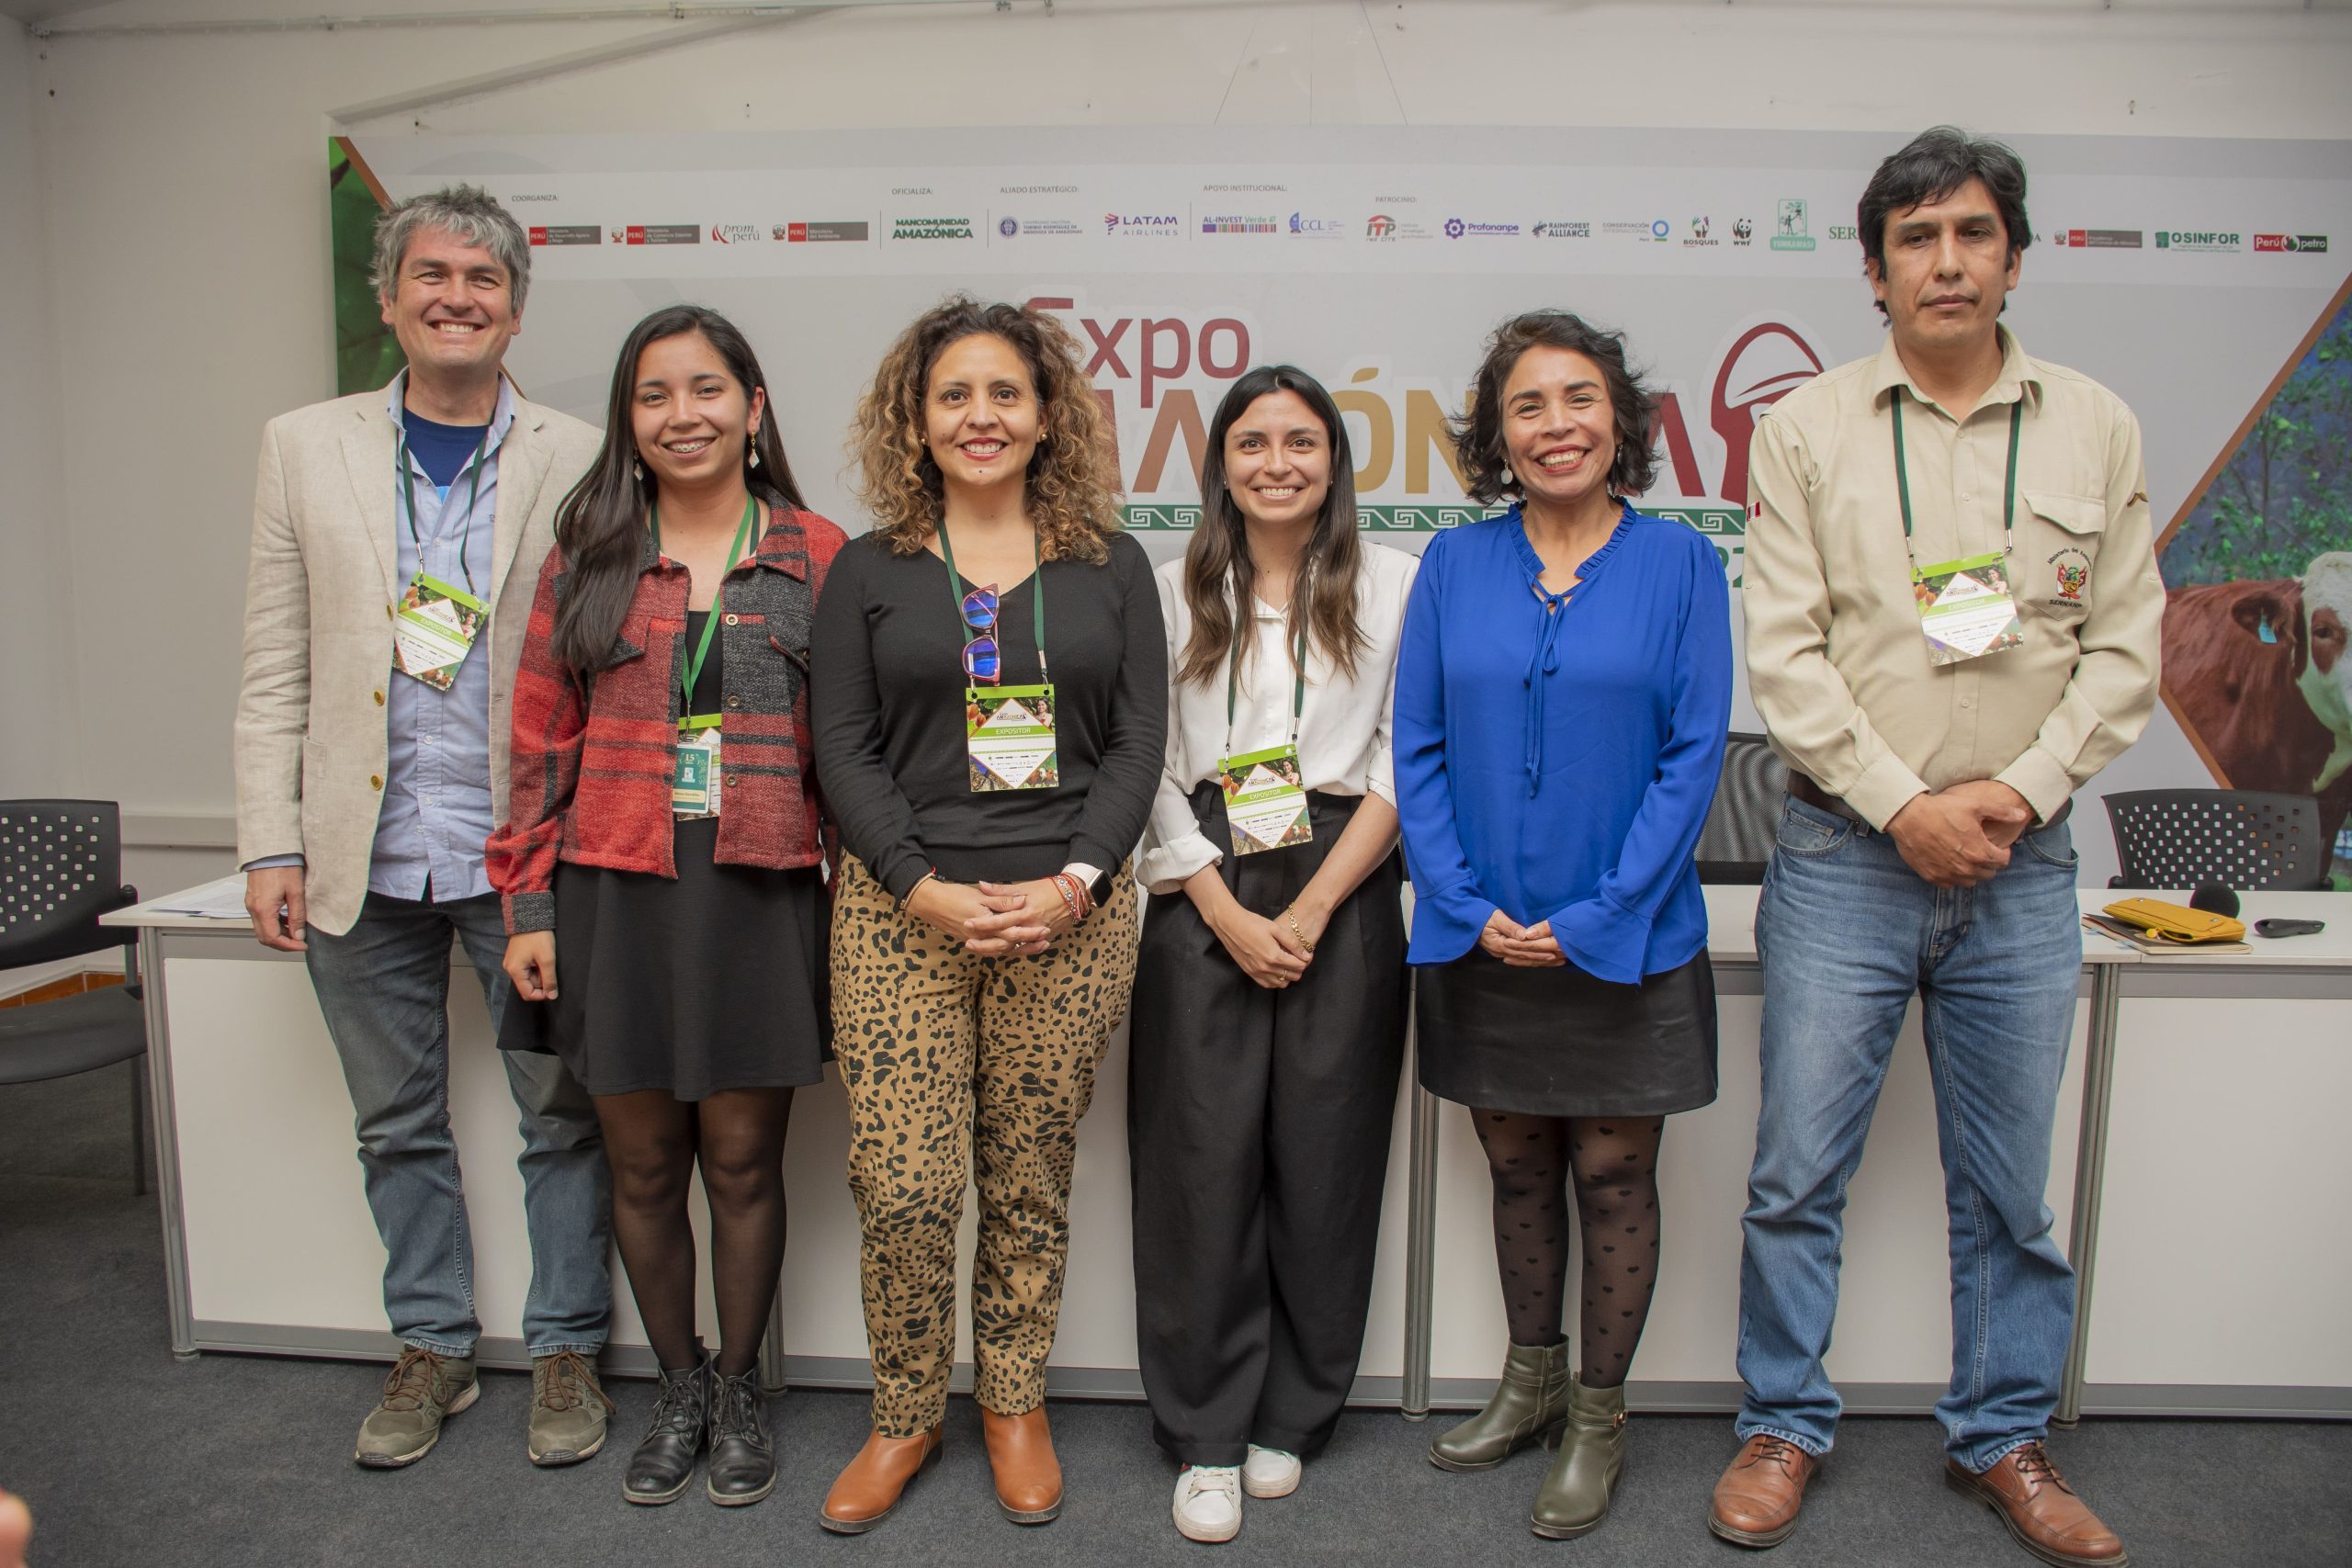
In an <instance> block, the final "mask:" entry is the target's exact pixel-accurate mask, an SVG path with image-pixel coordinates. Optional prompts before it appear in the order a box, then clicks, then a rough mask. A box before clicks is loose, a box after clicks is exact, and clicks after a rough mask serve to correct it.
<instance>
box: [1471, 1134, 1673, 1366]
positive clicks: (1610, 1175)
mask: <svg viewBox="0 0 2352 1568" xmlns="http://www.w3.org/2000/svg"><path fill="white" fill-rule="evenodd" d="M1470 1117H1471V1121H1472V1122H1474V1123H1476V1126H1477V1129H1478V1141H1479V1142H1480V1143H1481V1144H1483V1145H1486V1149H1487V1168H1489V1170H1491V1171H1492V1173H1493V1175H1494V1179H1495V1259H1496V1261H1497V1263H1498V1265H1499V1266H1500V1267H1501V1269H1502V1282H1503V1313H1504V1316H1505V1319H1506V1320H1507V1321H1508V1323H1509V1324H1510V1340H1511V1343H1512V1344H1514V1345H1557V1344H1558V1343H1559V1342H1560V1341H1561V1340H1562V1339H1563V1338H1565V1337H1566V1336H1565V1335H1563V1334H1562V1333H1561V1332H1560V1301H1561V1297H1562V1295H1563V1294H1564V1293H1565V1292H1566V1289H1567V1281H1568V1222H1567V1189H1568V1184H1569V1179H1570V1178H1571V1176H1573V1177H1574V1179H1575V1184H1576V1194H1577V1221H1578V1223H1579V1224H1581V1225H1582V1226H1583V1227H1584V1269H1583V1276H1584V1278H1583V1284H1584V1311H1583V1313H1582V1314H1580V1315H1579V1316H1578V1318H1577V1324H1578V1326H1579V1328H1580V1329H1581V1334H1580V1338H1581V1341H1582V1343H1581V1345H1580V1346H1579V1348H1578V1359H1580V1360H1581V1361H1582V1363H1583V1366H1582V1370H1581V1371H1579V1372H1578V1373H1577V1377H1578V1381H1580V1382H1583V1384H1584V1385H1585V1386H1586V1387H1587V1388H1615V1387H1616V1386H1617V1385H1618V1384H1620V1383H1622V1382H1624V1381H1625V1373H1626V1371H1627V1369H1628V1368H1629V1367H1631V1366H1632V1364H1633V1360H1634V1346H1636V1345H1638V1344H1640V1343H1641V1339H1642V1325H1644V1324H1645V1323H1646V1322H1647V1321H1648V1320H1649V1315H1650V1293H1651V1292H1653V1291H1654V1290H1656V1289H1657V1236H1658V1212H1657V1145H1658V1139H1659V1136H1660V1135H1661V1134H1663V1133H1664V1132H1665V1130H1666V1118H1665V1117H1663V1116H1577V1117H1566V1116H1530V1115H1525V1114H1522V1113H1521V1112H1519V1111H1472V1112H1471V1113H1470Z"/></svg>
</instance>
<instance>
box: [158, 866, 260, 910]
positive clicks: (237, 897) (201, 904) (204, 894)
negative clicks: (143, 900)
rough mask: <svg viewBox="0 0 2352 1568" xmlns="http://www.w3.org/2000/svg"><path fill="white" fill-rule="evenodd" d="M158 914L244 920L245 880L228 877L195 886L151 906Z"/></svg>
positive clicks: (238, 877) (239, 877)
mask: <svg viewBox="0 0 2352 1568" xmlns="http://www.w3.org/2000/svg"><path fill="white" fill-rule="evenodd" d="M150 908H151V909H152V911H153V913H155V914H158V915H194V916H196V917H198V919H207V920H242V919H245V918H246V917H245V879H244V878H243V876H224V877H222V878H221V879H220V881H218V882H208V883H206V884H205V885H204V886H201V887H191V888H189V889H188V890H187V892H185V893H182V894H180V895H179V896H178V897H175V898H173V899H172V900H171V901H170V902H169V903H160V904H154V905H152V906H150Z"/></svg>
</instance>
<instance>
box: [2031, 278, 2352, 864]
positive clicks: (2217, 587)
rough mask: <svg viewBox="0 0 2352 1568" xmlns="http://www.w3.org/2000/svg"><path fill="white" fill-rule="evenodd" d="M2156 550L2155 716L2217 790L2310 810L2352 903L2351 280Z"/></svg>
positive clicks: (2281, 373)
mask: <svg viewBox="0 0 2352 1568" xmlns="http://www.w3.org/2000/svg"><path fill="white" fill-rule="evenodd" d="M2159 548H2160V550H2161V552H2162V553H2161V555H2160V557H2159V560H2160V562H2161V564H2162V567H2163V570H2164V577H2165V583H2166V584H2167V585H2168V592H2167V593H2166V595H2165V630H2164V671H2165V702H2166V703H2168V704H2169V705H2171V707H2172V711H2173V713H2174V715H2175V716H2177V718H2178V719H2179V720H2180V725H2181V728H2183V729H2184V730H2186V731H2187V732H2188V738H2189V739H2190V741H2191V742H2192V743H2193V744H2194V745H2195V746H2196V748H2197V751H2198V754H2199V756H2200V757H2201V758H2203V759H2204V761H2205V765H2206V766H2207V767H2208V768H2210V769H2211V771H2212V773H2213V779H2214V782H2215V783H2216V784H2220V785H2221V786H2222V788H2224V789H2239V790H2262V791H2267V792H2270V793H2275V794H2279V795H2309V796H2311V797H2312V798H2313V799H2314V800H2315V801H2316V802H2317V803H2318V807H2319V831H2320V834H2321V836H2322V841H2323V842H2324V843H2327V844H2329V845H2330V846H2332V849H2333V859H2332V863H2330V865H2329V882H2330V884H2331V885H2332V886H2335V887H2337V888H2347V887H2352V833H2347V832H2346V826H2345V823H2346V814H2347V812H2352V660H2346V658H2345V643H2346V636H2347V633H2352V279H2348V280H2347V281H2346V287H2345V288H2341V289H2338V290H2337V292H2336V295H2335V299H2333V300H2332V301H2331V302H2330V304H2329V307H2328V309H2327V310H2326V312H2325V313H2324V314H2323V315H2322V316H2321V318H2320V320H2319V321H2318V322H2317V323H2316V324H2315V325H2314V326H2313V328H2312V332H2311V333H2310V334H2309V335H2308V336H2306V337H2305V339H2304V340H2303V342H2302V343H2301V344H2300V345H2299V346H2298V349H2297V352H2296V355H2295V356H2294V357H2293V358H2292V359H2290V360H2289V361H2288V363H2287V365H2286V366H2285V367H2283V368H2282V369H2281V371H2280V373H2279V376H2278V379H2277V380H2276V381H2275V382H2274V383H2273V386H2272V391H2271V394H2270V397H2269V399H2268V400H2267V401H2266V402H2265V403H2263V404H2262V405H2261V406H2260V407H2259V408H2257V409H2256V411H2255V412H2253V413H2252V414H2250V415H2249V416H2248V417H2247V420H2246V422H2245V426H2244V427H2243V428H2242V430H2241V432H2240V434H2239V436H2238V440H2237V443H2236V445H2235V446H2233V447H2232V448H2231V449H2230V450H2229V451H2227V452H2226V453H2224V454H2223V456H2222V458H2221V459H2220V460H2219V461H2217V462H2216V463H2215V464H2214V466H2213V468H2212V469H2211V471H2210V472H2209V473H2208V474H2207V476H2206V479H2205V483H2204V484H2203V486H2201V487H2200V489H2199V491H2198V493H2197V495H2196V497H2195V499H2194V501H2193V502H2191V504H2190V505H2189V506H2188V508H2186V509H2185V510H2184V511H2183V513H2181V515H2180V517H2179V518H2178V519H2177V521H2176V522H2175V523H2174V525H2173V526H2172V528H2171V529H2170V530H2169V531H2168V532H2167V533H2166V535H2165V537H2164V539H2163V540H2162V541H2161V542H2160V545H2159ZM2063 575H2064V574H2063V572H2062V574H2061V578H2062V580H2061V582H2060V585H2059V592H2064V581H2063Z"/></svg>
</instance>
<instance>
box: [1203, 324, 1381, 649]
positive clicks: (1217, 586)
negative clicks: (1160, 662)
mask: <svg viewBox="0 0 2352 1568" xmlns="http://www.w3.org/2000/svg"><path fill="white" fill-rule="evenodd" d="M1269 392H1295V393H1296V394H1298V396H1299V397H1300V398H1302V399H1303V400H1305V401H1306V406H1307V407H1308V408H1310V409H1313V410H1314V411H1315V417H1316V418H1317V419H1319V420H1321V421H1322V422H1323V431H1324V435H1325V437H1326V439H1328V440H1329V442H1330V445H1331V488H1330V490H1329V492H1328V493H1327V494H1326V495H1325V496H1324V497H1323V505H1322V508H1321V509H1320V510H1319V511H1317V513H1316V514H1315V528H1314V531H1313V532H1312V533H1310V534H1309V535H1308V536H1307V539H1306V551H1305V553H1304V557H1303V558H1302V559H1301V560H1300V562H1299V580H1298V581H1296V582H1295V583H1294V584H1293V588H1292V592H1291V598H1290V637H1289V639H1288V640H1289V641H1290V642H1291V643H1292V644H1293V645H1294V646H1295V644H1296V643H1297V641H1298V638H1299V637H1300V636H1301V635H1302V634H1304V635H1305V636H1306V639H1307V641H1308V642H1309V643H1310V644H1312V645H1313V646H1314V647H1316V648H1319V649H1322V650H1323V655H1324V657H1325V658H1327V659H1329V660H1330V661H1331V663H1332V664H1333V665H1334V666H1336V667H1337V668H1339V669H1340V670H1341V671H1345V672H1346V673H1347V674H1349V675H1353V674H1354V673H1355V671H1356V656H1357V655H1358V654H1360V653H1362V652H1363V651H1365V650H1366V649H1369V648H1371V646H1372V641H1371V639H1370V638H1369V637H1365V636H1364V635H1363V627H1362V626H1359V625H1358V624H1357V622H1356V572H1357V570H1358V569H1359V568H1361V567H1362V566H1363V542H1362V541H1361V540H1359V539H1358V538H1357V537H1356V475H1355V461H1354V459H1353V458H1352V457H1351V456H1350V455H1349V452H1348V427H1347V426H1346V425H1345V424H1343V423H1340V408H1339V405H1338V404H1337V403H1334V402H1333V401H1332V400H1331V394H1330V393H1329V392H1327V391H1325V390H1324V389H1323V383H1322V382H1320V381H1317V379H1316V378H1314V377H1312V376H1309V375H1308V374H1307V373H1306V371H1304V370H1301V369H1300V368H1298V367H1296V366H1295V365H1261V366H1259V367H1256V368H1254V369H1252V370H1250V372H1248V373H1247V374H1246V375H1244V376H1243V377H1242V378H1240V379H1239V380H1238V381H1236V382H1234V383H1233V387H1232V389H1231V390H1229V391H1227V393H1226V394H1225V400H1224V401H1223V402H1221V403H1219V404H1217V406H1216V418H1215V419H1213V420H1211V421H1210V422H1209V430H1208V450H1207V451H1206V452H1204V454H1203V455H1202V457H1201V512H1202V516H1201V521H1200V525H1199V526H1197V527H1195V528H1194V529H1193V542H1192V543H1191V544H1189V545H1187V546H1186V547H1184V603H1185V605H1186V606H1187V607H1188V608H1189V609H1190V610H1191V611H1192V614H1193V635H1192V637H1191V639H1190V640H1189V641H1187V642H1186V643H1185V644H1184V652H1183V655H1182V658H1181V659H1180V660H1178V662H1177V667H1176V678H1177V680H1178V681H1179V682H1192V683H1194V684H1206V683H1207V682H1209V681H1211V680H1213V679H1214V678H1215V677H1216V673H1217V671H1220V670H1222V669H1224V668H1225V662H1226V660H1227V659H1233V660H1238V661H1241V662H1247V661H1248V660H1249V658H1250V652H1251V650H1252V649H1255V648H1256V647H1257V639H1256V638H1255V637H1250V636H1247V635H1245V634H1244V632H1243V631H1242V629H1241V628H1242V627H1243V626H1247V625H1248V624H1249V621H1250V610H1249V608H1248V606H1249V605H1250V603H1251V596H1252V595H1253V594H1254V593H1255V592H1256V585H1257V578H1258V568H1257V565H1256V563H1255V562H1253V561H1252V560H1251V559H1250V536H1249V532H1248V525H1247V524H1246V522H1245V521H1244V519H1243V517H1242V515H1241V508H1240V506H1239V505H1238V503H1237V502H1235V501H1234V499H1233V491H1232V489H1231V487H1229V486H1228V485H1227V483H1226V479H1225V437H1226V434H1227V432H1228V431H1230V430H1231V429H1232V428H1233V427H1234V425H1235V423H1238V421H1239V420H1240V418H1241V416H1242V415H1243V414H1244V413H1246V412H1249V409H1250V404H1251V403H1254V402H1256V401H1257V400H1259V399H1260V398H1262V397H1264V396H1265V395H1266V394H1267V393H1269ZM1300 589H1304V590H1306V592H1299V590H1300Z"/></svg>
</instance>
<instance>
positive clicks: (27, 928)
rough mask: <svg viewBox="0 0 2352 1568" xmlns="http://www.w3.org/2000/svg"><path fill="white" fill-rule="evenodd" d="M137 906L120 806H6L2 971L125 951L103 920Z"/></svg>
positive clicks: (124, 936)
mask: <svg viewBox="0 0 2352 1568" xmlns="http://www.w3.org/2000/svg"><path fill="white" fill-rule="evenodd" d="M138 901H139V895H138V894H137V893H135V892H134V891H132V890H131V889H130V888H128V887H125V886H123V885H122V814H121V811H120V808H119V807H117V806H116V805H115V803H114V802H113V801H111V800H0V969H14V968H17V967H19V966H20V965H23V964H46V963H49V962H50V961H51V960H52V959H59V958H78V957H80V956H81V955H82V954H84V953H97V952H101V951H103V950H105V949H107V948H109V947H120V946H122V945H124V943H125V942H127V941H128V940H129V934H128V933H127V932H122V931H107V929H105V928H104V927H102V926H100V925H99V924H98V917H99V916H100V915H105V914H110V913H112V912H113V911H114V910H117V909H121V908H129V907H130V905H132V904H135V903H137V902H138Z"/></svg>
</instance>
